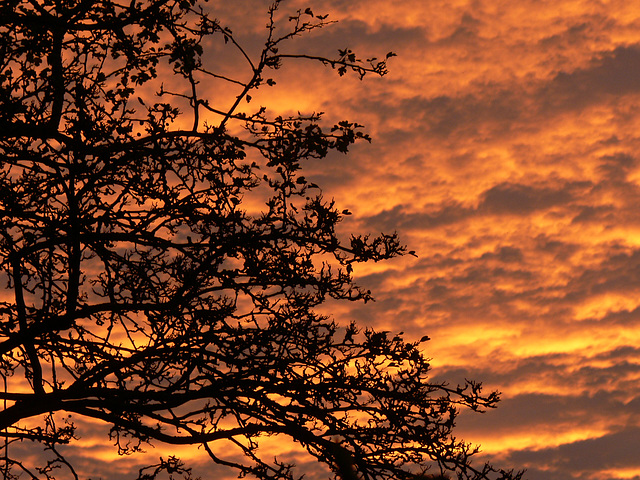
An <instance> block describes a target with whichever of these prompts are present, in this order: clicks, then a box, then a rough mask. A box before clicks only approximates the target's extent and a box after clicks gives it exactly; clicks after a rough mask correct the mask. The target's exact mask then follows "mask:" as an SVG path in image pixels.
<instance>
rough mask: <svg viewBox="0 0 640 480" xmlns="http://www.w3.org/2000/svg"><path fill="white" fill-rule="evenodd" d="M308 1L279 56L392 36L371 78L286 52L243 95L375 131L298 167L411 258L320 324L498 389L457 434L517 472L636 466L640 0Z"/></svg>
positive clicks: (622, 471) (537, 477) (364, 276)
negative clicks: (491, 403)
mask: <svg viewBox="0 0 640 480" xmlns="http://www.w3.org/2000/svg"><path fill="white" fill-rule="evenodd" d="M210 4H213V6H212V8H213V9H214V10H216V9H218V10H219V11H220V13H219V14H218V15H217V16H218V17H219V18H220V19H221V20H222V23H224V24H227V25H229V26H231V27H232V29H233V31H234V33H235V34H237V35H238V36H239V37H240V38H241V39H244V40H245V41H246V42H249V44H251V43H252V42H256V41H257V40H259V39H260V38H261V35H262V33H263V30H264V23H265V16H264V13H265V12H266V6H267V5H268V2H265V1H264V0H238V1H235V2H225V1H223V0H217V1H213V2H210ZM256 4H259V5H260V6H263V7H264V8H256ZM307 5H310V6H311V7H312V8H313V9H314V11H315V12H316V13H322V12H325V13H329V14H330V18H334V19H337V20H339V23H338V24H336V25H333V26H331V27H329V28H326V29H324V30H322V31H320V32H314V33H313V34H312V35H310V36H309V37H307V38H301V39H299V41H298V43H297V44H295V43H294V44H292V45H291V47H290V48H291V52H294V51H299V52H303V51H305V52H308V51H313V52H316V53H320V54H325V55H333V54H334V53H335V52H336V51H337V49H338V48H344V47H347V46H348V47H350V48H352V49H354V50H356V51H357V52H360V53H361V55H363V56H366V55H369V54H376V55H380V56H382V55H384V54H385V53H386V52H387V51H389V50H392V51H394V52H395V53H397V54H398V57H397V58H393V59H392V61H391V62H390V73H389V75H388V76H386V77H384V78H382V79H376V78H368V77H367V78H366V79H365V80H363V81H362V82H361V81H359V80H357V78H355V77H353V76H351V77H350V78H344V79H341V78H339V77H338V76H337V75H336V74H335V72H333V71H331V70H323V69H322V67H321V66H318V65H313V66H312V65H310V64H309V63H301V62H293V63H289V64H287V65H285V67H284V68H283V69H282V70H280V71H279V72H278V73H279V74H278V76H277V77H276V79H277V81H278V85H277V86H276V87H274V88H272V89H262V90H261V92H259V94H258V95H255V98H254V101H253V102H254V103H255V104H256V106H257V105H258V104H263V105H265V106H268V107H269V108H270V111H271V112H278V111H282V112H286V111H293V112H295V111H298V110H300V111H301V112H302V113H311V112H312V111H324V112H326V118H327V122H330V121H332V120H334V119H337V120H342V119H349V120H353V121H358V122H359V123H363V124H365V125H366V127H367V131H368V132H369V133H370V134H371V135H372V137H373V142H372V143H371V144H365V143H362V144H359V145H358V146H356V147H355V148H354V149H353V151H352V153H351V154H350V155H349V156H346V157H345V156H342V155H338V154H336V155H333V156H331V157H330V158H328V159H327V160H326V161H323V162H322V164H320V163H316V164H309V165H308V169H309V170H308V172H309V174H308V175H307V177H309V178H311V179H312V180H313V181H315V182H316V183H318V184H319V185H320V186H322V187H323V188H324V190H325V192H326V194H327V195H328V196H333V197H335V198H336V200H337V204H338V206H339V207H340V208H348V209H349V210H351V211H352V212H353V215H352V216H351V217H348V220H347V221H346V222H345V224H344V228H345V231H354V232H363V233H366V232H372V233H377V232H380V231H385V232H390V231H394V230H397V231H398V232H399V233H400V234H401V238H402V239H403V241H404V242H405V243H406V244H408V246H409V247H410V249H411V250H415V251H416V252H417V253H418V256H419V258H417V259H416V258H413V257H407V258H402V259H398V260H395V261H392V262H388V263H385V264H377V265H371V266H369V265H365V266H363V267H361V268H359V269H357V270H356V274H357V275H358V277H357V278H358V279H359V283H360V284H361V285H363V286H365V287H367V288H370V289H371V290H372V291H373V292H374V295H375V298H376V300H377V301H376V302H375V303H372V304H367V305H362V304H356V305H340V304H338V305H335V304H331V305H330V307H331V309H332V311H333V312H334V314H335V317H336V319H337V320H339V321H341V322H342V321H344V322H347V321H349V320H350V319H356V320H357V321H358V322H360V323H361V324H363V325H371V326H375V327H378V328H383V329H389V330H393V331H399V330H404V331H405V332H406V333H407V337H408V338H409V339H410V340H415V339H418V338H420V337H421V336H422V335H424V334H428V335H429V336H430V337H431V338H432V341H430V342H428V343H427V344H426V347H425V348H426V351H427V354H428V356H429V357H432V358H433V366H434V375H435V379H436V380H447V381H451V382H453V383H455V382H456V381H457V380H461V379H464V378H465V377H467V378H471V379H475V380H480V381H484V382H485V385H486V386H487V388H488V389H498V390H500V391H502V392H503V401H502V402H501V404H500V405H499V408H498V409H496V410H495V411H491V412H489V413H487V414H485V415H477V414H473V415H467V414H463V415H462V417H461V419H460V422H459V430H458V436H459V437H461V438H464V439H465V440H467V441H472V442H474V443H479V444H481V445H482V446H483V455H485V454H486V456H487V457H488V458H490V459H491V461H492V462H493V463H494V464H496V465H497V466H499V467H505V468H506V467H510V468H517V469H519V468H527V469H528V474H527V475H526V478H528V479H529V480H543V479H544V480H566V479H571V478H575V479H589V480H591V479H593V480H607V479H611V480H614V479H615V480H618V479H640V455H638V452H639V451H640V348H639V347H638V344H639V340H640V295H639V294H640V213H639V209H638V206H639V205H640V162H639V158H640V157H639V156H638V153H637V152H638V151H639V147H640V5H638V4H637V3H636V2H633V1H628V0H620V1H605V0H601V1H596V0H553V1H548V0H451V1H445V0H428V1H427V0H413V1H404V2H389V1H383V0H349V1H348V2H347V1H344V0H325V1H322V2H304V3H303V2H298V1H297V0H296V1H293V0H291V1H289V2H284V3H283V7H282V8H283V12H287V13H288V12H289V11H295V10H296V9H298V8H300V7H305V6H307ZM254 44H255V43H254ZM222 66H223V67H224V65H222ZM236 67H237V65H236V64H234V63H233V62H231V63H229V64H228V67H226V68H229V69H230V70H232V69H234V68H236ZM211 95H212V97H215V98H216V99H219V100H220V101H223V103H224V101H228V99H225V98H224V97H221V95H222V94H221V91H219V90H216V89H215V88H214V87H212V90H211ZM80 423H82V422H80ZM82 425H83V428H82V429H81V431H80V432H79V433H80V434H81V435H84V437H83V438H84V440H83V441H84V445H85V449H84V453H81V452H76V453H74V454H73V455H72V456H71V459H73V458H76V459H77V460H78V461H79V462H84V463H83V464H84V465H85V467H86V468H87V469H89V470H92V471H93V472H94V473H93V475H94V476H95V477H97V476H99V474H100V471H101V468H104V466H105V465H107V463H102V462H103V461H104V462H107V461H108V459H109V458H110V455H112V452H113V449H111V448H108V446H104V442H103V443H102V444H99V443H95V444H94V442H93V440H92V439H93V435H92V434H93V433H97V432H101V429H100V428H99V427H96V426H92V425H91V424H86V425H84V424H82ZM103 440H104V438H103ZM270 448H274V451H275V450H278V447H277V446H276V447H273V446H272V447H270ZM287 449H288V447H284V446H282V447H281V448H280V449H279V450H280V452H286V451H287ZM173 450H175V449H173ZM285 455H286V453H285ZM81 457H84V460H83V458H81ZM87 458H91V460H87ZM136 462H137V461H136V460H135V459H130V458H127V459H123V463H122V464H120V465H122V467H121V468H128V467H129V466H131V468H134V466H135V465H136ZM204 471H213V470H209V469H208V468H207V469H205V470H203V472H204ZM216 471H217V470H216ZM310 478H311V477H310Z"/></svg>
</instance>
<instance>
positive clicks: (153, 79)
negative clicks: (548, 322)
mask: <svg viewBox="0 0 640 480" xmlns="http://www.w3.org/2000/svg"><path fill="white" fill-rule="evenodd" d="M279 3H280V2H278V1H276V2H275V3H274V4H273V5H272V6H271V7H270V8H269V10H268V12H267V17H266V18H267V28H266V30H265V38H264V42H263V44H262V47H261V48H260V49H259V51H257V52H254V53H251V51H250V50H249V49H245V48H244V47H243V46H242V45H241V44H240V42H239V41H238V38H237V37H236V35H235V33H234V32H233V31H232V30H231V29H230V28H228V27H226V26H224V25H223V24H222V23H221V22H220V21H218V20H217V19H215V18H214V17H213V16H212V14H211V13H210V12H208V11H207V9H206V8H205V7H206V5H205V4H200V3H198V2H197V1H196V0H169V1H167V0H143V1H136V0H131V1H126V2H119V1H117V0H5V1H3V2H2V3H0V19H1V22H0V162H1V164H0V265H1V268H2V270H1V271H2V274H1V275H2V281H3V288H4V290H3V292H2V297H1V298H0V316H1V320H2V321H1V324H0V353H1V357H0V372H1V375H2V377H3V379H4V381H5V388H4V391H3V392H2V393H1V394H0V395H1V397H2V399H3V402H4V408H3V409H2V411H1V412H0V429H1V430H2V432H3V436H4V438H5V444H6V445H5V449H4V457H3V458H2V460H3V463H4V464H3V465H2V466H1V468H2V471H3V474H4V477H5V478H17V476H18V475H20V474H25V475H26V476H27V477H30V478H34V479H35V478H47V479H49V478H55V477H56V475H58V474H59V472H60V471H62V470H61V469H67V471H68V472H70V473H71V475H72V476H74V477H76V478H79V477H80V476H81V472H80V473H76V472H75V470H74V467H73V465H72V464H71V463H70V462H69V461H68V460H67V459H66V458H65V457H64V456H63V455H62V453H61V451H60V449H59V447H60V445H64V444H74V442H75V440H76V438H75V432H76V428H75V425H74V419H77V418H82V417H85V418H91V419H97V420H99V421H102V422H104V424H106V425H108V426H109V428H110V433H109V437H110V441H111V442H112V443H114V444H115V446H116V448H117V451H118V452H119V453H121V454H126V453H132V452H136V451H138V450H139V449H140V448H141V447H142V446H144V445H145V444H146V443H148V442H151V441H153V442H155V443H158V442H162V443H165V444H174V445H185V444H187V445H194V446H201V447H202V448H204V450H205V451H206V452H207V453H208V455H209V456H210V457H211V459H212V461H213V462H215V463H217V464H220V465H224V466H228V467H229V468H231V469H235V470H237V472H238V473H239V474H241V475H251V476H254V477H256V478H259V479H291V478H296V476H298V477H299V475H300V474H301V473H303V472H296V471H295V469H293V467H292V465H288V464H285V463H281V462H279V461H277V460H274V461H272V460H271V459H269V458H263V457H262V456H261V453H260V449H259V448H258V447H259V441H260V439H261V438H263V437H265V436H287V437H289V438H292V439H294V440H295V441H296V442H298V443H299V444H300V445H302V446H303V447H304V448H305V449H306V451H307V452H308V453H309V454H310V455H312V456H314V457H316V458H317V459H319V460H320V461H322V462H325V463H326V464H328V465H329V466H330V467H331V468H332V469H333V470H334V471H335V472H336V473H339V472H340V469H341V468H343V467H342V466H343V465H344V454H345V453H348V455H350V456H351V458H353V459H354V462H353V472H354V473H355V472H357V476H358V478H362V479H374V478H375V479H391V478H399V479H403V478H410V477H411V475H413V473H412V472H415V471H416V469H417V470H421V469H423V468H427V467H429V466H436V467H437V468H439V469H442V470H450V471H454V472H456V474H458V475H460V476H461V477H460V478H473V479H481V478H495V477H496V476H499V477H500V478H505V479H507V478H509V479H510V478H519V475H517V474H514V475H512V474H511V473H509V472H502V471H500V470H495V469H494V468H493V467H491V466H489V465H485V466H483V467H479V468H475V467H472V466H471V464H470V461H469V459H470V457H471V456H472V455H473V453H474V452H475V450H474V449H473V448H472V447H470V446H469V445H467V444H465V443H463V442H460V441H458V440H456V439H455V438H454V437H453V436H452V428H453V426H454V420H455V417H456V414H457V406H462V407H469V408H472V409H474V410H481V409H484V408H487V407H493V406H494V405H495V403H496V402H497V401H498V395H497V394H496V393H495V392H494V393H490V394H488V395H482V394H481V388H480V385H479V384H477V383H473V382H468V383H467V384H466V385H462V386H459V387H450V386H447V385H441V384H432V383H429V381H428V372H429V364H428V362H427V360H426V358H425V357H424V356H423V355H422V353H421V351H420V350H419V348H418V344H417V343H407V342H405V341H404V340H403V339H402V337H401V335H392V334H388V333H387V332H378V331H373V330H368V329H365V330H361V329H359V328H358V327H357V326H356V325H354V324H342V325H341V326H339V325H338V324H337V323H336V322H335V321H334V320H332V319H330V318H327V317H325V316H322V315H319V314H317V313H316V312H315V308H316V307H317V306H318V305H319V304H321V303H322V302H323V301H324V300H325V299H327V298H333V299H339V300H348V301H357V300H362V301H365V302H366V301H367V300H369V299H370V298H371V294H370V292H369V291H366V290H364V289H361V288H359V287H358V286H357V285H355V284H354V282H353V279H352V275H351V273H352V266H353V265H354V264H355V263H358V262H367V261H379V260H384V259H388V258H392V257H395V256H398V255H403V254H405V253H408V252H407V251H406V249H405V248H404V247H403V246H402V245H401V244H400V243H399V241H398V238H397V237H396V235H395V234H390V235H387V234H383V235H380V236H377V237H371V236H367V235H352V236H351V237H350V238H346V239H343V238H340V237H339V236H338V235H337V234H336V230H335V227H336V225H337V224H338V222H340V221H341V219H342V218H343V216H344V215H346V214H348V212H346V211H340V209H337V208H336V206H335V205H334V203H333V201H328V200H327V199H325V198H323V196H322V194H321V192H320V190H319V188H318V187H317V186H316V185H314V184H312V183H310V182H309V181H308V180H307V179H306V178H305V176H304V175H302V170H301V167H302V165H303V162H305V161H307V160H310V159H322V158H324V157H326V155H327V154H328V153H329V152H331V151H337V152H343V153H344V152H347V150H348V148H349V146H350V145H351V144H352V143H353V142H354V141H357V140H358V139H365V140H367V139H368V137H367V136H366V135H365V134H364V133H362V132H361V129H360V126H359V125H358V124H355V123H350V122H340V123H338V124H336V125H333V126H331V125H330V126H329V127H325V126H323V125H322V124H321V118H320V115H318V114H309V115H298V116H293V117H288V118H283V117H272V116H270V115H269V112H268V111H267V109H266V108H264V107H256V109H255V110H251V111H248V110H247V107H248V106H251V104H248V102H250V101H251V94H252V93H253V92H254V91H255V90H256V89H258V88H260V89H265V88H269V87H271V86H272V85H273V84H274V83H275V82H274V80H273V79H272V78H271V77H270V76H269V75H270V73H269V72H272V71H273V70H275V69H279V68H281V67H282V66H283V64H284V63H285V62H287V61H296V59H297V60H298V61H302V60H305V61H312V62H320V63H322V64H324V65H325V66H328V67H330V68H333V69H335V70H336V71H337V73H339V74H340V75H343V74H346V73H354V74H355V75H357V76H359V77H360V78H362V77H364V76H365V75H368V74H377V75H384V74H385V73H386V60H387V59H388V58H389V57H391V56H392V55H393V54H391V53H389V54H387V55H386V56H385V57H384V58H383V59H382V60H376V59H370V60H366V61H361V60H360V59H359V58H357V57H356V56H355V54H354V53H353V52H352V51H351V50H349V49H344V50H340V51H339V52H338V55H337V56H336V57H335V58H330V57H326V58H325V57H317V56H313V55H307V54H304V53H299V52H296V51H295V50H293V48H294V46H293V45H295V43H292V41H293V40H294V39H295V37H297V36H299V35H302V34H305V33H307V32H310V31H312V30H316V29H319V28H321V27H324V26H326V25H327V24H328V23H330V22H329V20H328V19H327V17H326V16H324V15H316V14H314V12H312V11H311V10H310V9H306V10H304V11H297V12H294V13H293V14H292V15H289V16H287V15H285V16H283V15H282V14H281V12H280V10H278V7H279ZM217 40H219V41H220V44H223V42H224V44H226V48H229V49H231V50H232V51H234V52H235V53H236V54H237V55H238V56H239V57H240V58H241V59H243V61H244V62H245V63H246V67H247V69H246V71H245V73H246V75H245V76H243V73H242V72H240V73H239V74H238V75H239V76H238V77H237V78H236V77H231V76H229V74H227V73H224V69H222V68H220V65H219V64H217V61H218V57H217V56H216V55H213V54H209V55H207V53H206V51H205V49H206V48H208V46H210V45H211V44H212V42H213V41H217ZM211 82H219V84H220V85H222V84H224V85H226V86H228V87H233V88H236V90H237V91H236V92H235V93H234V94H233V96H232V97H231V98H230V99H229V98H209V97H206V96H203V95H202V93H201V92H202V86H203V85H204V84H205V83H206V84H208V85H209V84H211ZM208 91H209V92H211V91H213V90H212V89H211V88H210V89H209V90H208ZM219 91H221V92H222V91H228V88H225V89H223V88H220V90H219ZM248 112H249V113H248ZM249 199H250V200H251V201H250V202H248V200H249ZM259 203H260V204H261V205H262V207H261V208H258V207H256V206H255V205H258V204H259ZM338 437H339V438H340V439H341V441H340V445H339V448H336V443H335V441H334V440H333V439H334V438H338ZM19 441H28V442H33V444H34V445H40V446H41V447H42V448H43V450H44V453H43V455H42V456H41V459H42V463H40V464H32V463H29V462H30V461H28V460H27V459H24V458H19V457H17V458H16V457H15V456H13V455H12V452H13V451H16V450H15V449H14V448H13V446H14V444H15V442H19ZM220 443H223V444H225V445H231V446H233V447H235V448H236V449H237V452H239V453H240V455H230V456H222V454H220V453H219V452H220V451H221V450H220V449H219V448H218V447H217V445H219V444H220ZM162 473H167V474H170V475H172V476H174V477H175V476H176V475H182V476H184V477H185V478H188V477H189V476H190V470H189V468H188V466H185V465H184V464H183V463H182V462H181V461H180V460H179V459H177V458H173V457H172V458H169V459H167V460H161V461H160V463H158V464H156V465H151V466H149V467H146V468H144V469H142V470H141V471H140V474H139V478H140V479H152V478H156V477H157V476H158V475H160V474H162Z"/></svg>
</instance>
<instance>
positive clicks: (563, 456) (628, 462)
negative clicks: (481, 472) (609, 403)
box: [508, 425, 640, 480]
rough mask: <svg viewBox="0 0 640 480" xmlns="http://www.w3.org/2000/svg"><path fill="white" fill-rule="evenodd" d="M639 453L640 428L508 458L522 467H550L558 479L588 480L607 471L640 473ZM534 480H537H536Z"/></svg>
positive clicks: (520, 452) (518, 453)
mask: <svg viewBox="0 0 640 480" xmlns="http://www.w3.org/2000/svg"><path fill="white" fill-rule="evenodd" d="M639 451H640V427H639V426H636V425H630V426H628V427H626V428H624V429H622V430H620V431H617V432H613V433H610V434H608V435H604V436H602V437H599V438H591V439H588V440H582V441H578V442H574V443H570V444H567V445H561V446H559V447H556V448H543V449H540V450H535V451H517V452H513V453H511V454H509V456H508V458H509V460H510V461H512V462H514V463H516V464H518V465H537V466H541V465H542V466H546V467H547V468H550V469H551V470H552V471H555V472H556V475H557V474H564V475H565V477H564V478H571V477H573V478H585V477H586V476H587V475H593V474H596V473H597V472H600V471H603V470H616V469H620V470H622V469H638V468H640V456H638V452H639ZM537 478H543V477H537ZM544 478H548V477H544ZM531 480H536V477H533V478H532V479H531Z"/></svg>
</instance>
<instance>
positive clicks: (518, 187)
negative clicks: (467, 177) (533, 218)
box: [478, 183, 572, 215]
mask: <svg viewBox="0 0 640 480" xmlns="http://www.w3.org/2000/svg"><path fill="white" fill-rule="evenodd" d="M571 200H572V194H571V192H570V191H569V189H568V188H567V187H562V188H561V189H554V188H549V187H533V186H529V185H522V184H513V183H501V184H499V185H496V186H494V187H492V188H490V189H489V190H487V191H486V192H485V193H484V194H483V195H482V200H481V203H480V206H479V207H478V210H481V211H483V210H484V211H487V212H490V213H496V214H520V215H523V214H528V213H531V212H532V211H534V210H545V209H547V208H550V207H554V206H556V205H563V204H566V203H569V202H570V201H571Z"/></svg>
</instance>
